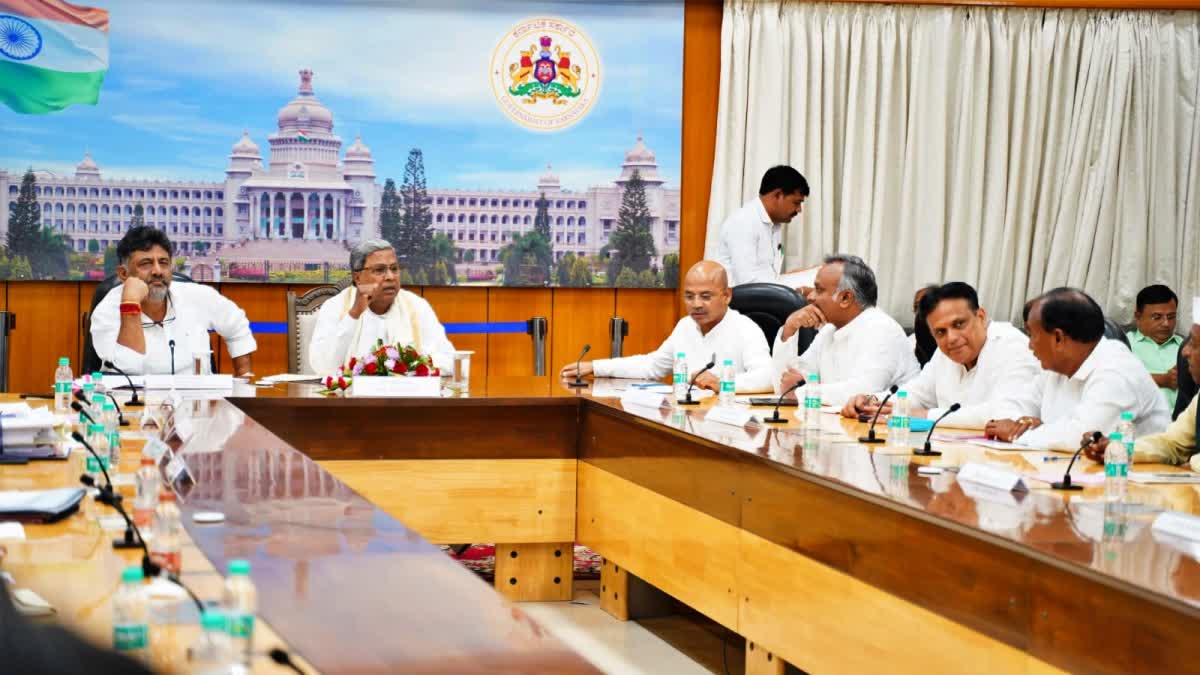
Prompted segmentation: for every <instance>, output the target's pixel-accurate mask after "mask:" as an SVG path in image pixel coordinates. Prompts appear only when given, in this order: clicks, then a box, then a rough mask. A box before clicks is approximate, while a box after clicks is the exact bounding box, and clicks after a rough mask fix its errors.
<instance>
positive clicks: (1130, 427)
mask: <svg viewBox="0 0 1200 675" xmlns="http://www.w3.org/2000/svg"><path fill="white" fill-rule="evenodd" d="M1117 431H1119V432H1121V441H1123V442H1124V443H1125V454H1126V455H1127V457H1126V459H1125V463H1126V464H1133V442H1134V440H1136V436H1137V425H1135V424H1134V423H1133V413H1132V412H1131V411H1128V410H1126V411H1125V412H1123V413H1121V423H1120V424H1118V425H1117Z"/></svg>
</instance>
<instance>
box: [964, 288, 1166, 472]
mask: <svg viewBox="0 0 1200 675" xmlns="http://www.w3.org/2000/svg"><path fill="white" fill-rule="evenodd" d="M1025 325H1026V327H1027V328H1028V329H1029V348H1030V349H1032V350H1033V353H1034V355H1035V356H1037V359H1038V361H1039V362H1041V364H1042V370H1043V372H1042V374H1041V375H1039V376H1038V378H1037V379H1036V380H1035V381H1034V383H1033V387H1032V388H1031V389H1030V395H1029V396H1027V397H1025V398H1023V399H1021V400H1019V401H1017V402H1016V404H1015V406H1013V408H1012V409H1011V412H1012V413H1015V415H1019V417H1016V419H1011V418H1009V419H998V420H993V421H991V422H988V424H987V427H986V431H987V434H988V435H989V436H993V437H995V438H998V439H1000V440H1002V441H1013V440H1016V439H1018V438H1020V439H1021V443H1022V444H1025V445H1029V446H1032V447H1038V448H1049V449H1055V450H1068V449H1074V448H1075V447H1077V444H1078V442H1079V438H1080V437H1081V436H1082V434H1083V433H1084V432H1086V431H1089V430H1092V429H1104V430H1109V431H1111V430H1112V429H1115V428H1116V426H1117V424H1118V422H1120V418H1121V413H1123V412H1126V411H1129V412H1132V413H1133V423H1134V424H1135V425H1137V435H1138V436H1144V435H1148V434H1155V433H1158V432H1160V431H1162V430H1163V429H1166V428H1167V424H1168V423H1169V422H1170V421H1171V414H1170V412H1169V411H1168V410H1167V402H1166V399H1164V398H1163V396H1162V395H1161V394H1160V393H1159V392H1158V389H1157V388H1156V387H1155V386H1154V380H1152V379H1150V374H1149V373H1147V372H1146V367H1145V366H1143V365H1142V362H1141V361H1138V359H1137V357H1136V356H1134V355H1133V353H1132V352H1130V351H1129V350H1128V349H1126V348H1125V345H1123V344H1121V343H1120V342H1118V341H1117V340H1109V339H1105V337H1104V312H1103V311H1102V310H1101V309H1100V305H1098V304H1096V301H1095V300H1093V299H1092V298H1091V296H1089V295H1088V294H1087V293H1084V292H1083V291H1081V290H1079V289H1076V288H1056V289H1054V290H1052V291H1047V292H1046V293H1044V294H1042V295H1041V296H1038V297H1037V298H1034V299H1033V300H1031V301H1029V303H1027V304H1026V305H1025ZM1015 415H1014V416H1015Z"/></svg>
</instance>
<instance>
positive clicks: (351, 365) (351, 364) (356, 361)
mask: <svg viewBox="0 0 1200 675" xmlns="http://www.w3.org/2000/svg"><path fill="white" fill-rule="evenodd" d="M356 363H358V358H356V357H353V356H351V357H350V366H349V367H350V368H354V364H356Z"/></svg>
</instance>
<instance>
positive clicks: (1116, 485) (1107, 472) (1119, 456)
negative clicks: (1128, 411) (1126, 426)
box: [1104, 431, 1129, 502]
mask: <svg viewBox="0 0 1200 675" xmlns="http://www.w3.org/2000/svg"><path fill="white" fill-rule="evenodd" d="M1128 478H1129V450H1128V449H1126V447H1125V439H1124V438H1122V436H1121V432H1119V431H1114V432H1112V433H1111V434H1109V435H1108V447H1107V448H1105V450H1104V499H1105V500H1106V501H1110V502H1121V501H1124V500H1125V481H1126V480H1127V479H1128Z"/></svg>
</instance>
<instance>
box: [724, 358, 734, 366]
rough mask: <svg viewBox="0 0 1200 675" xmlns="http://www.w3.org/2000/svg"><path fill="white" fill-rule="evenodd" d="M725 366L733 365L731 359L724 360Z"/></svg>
mask: <svg viewBox="0 0 1200 675" xmlns="http://www.w3.org/2000/svg"><path fill="white" fill-rule="evenodd" d="M725 365H727V366H732V365H733V359H725Z"/></svg>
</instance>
